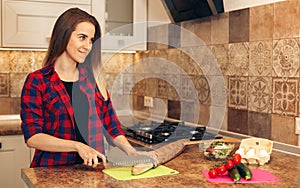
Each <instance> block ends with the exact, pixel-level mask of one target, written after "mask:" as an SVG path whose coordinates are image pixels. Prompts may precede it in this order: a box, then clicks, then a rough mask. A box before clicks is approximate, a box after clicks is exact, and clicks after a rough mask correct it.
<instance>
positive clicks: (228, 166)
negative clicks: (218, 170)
mask: <svg viewBox="0 0 300 188" xmlns="http://www.w3.org/2000/svg"><path fill="white" fill-rule="evenodd" d="M225 167H226V169H227V170H230V169H232V168H233V167H234V162H233V161H232V160H230V159H228V160H227V163H226V164H225Z"/></svg>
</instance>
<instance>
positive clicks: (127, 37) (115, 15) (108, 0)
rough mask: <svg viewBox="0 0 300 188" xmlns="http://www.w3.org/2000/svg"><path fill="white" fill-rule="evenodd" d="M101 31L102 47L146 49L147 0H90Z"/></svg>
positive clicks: (114, 49) (122, 49)
mask: <svg viewBox="0 0 300 188" xmlns="http://www.w3.org/2000/svg"><path fill="white" fill-rule="evenodd" d="M92 14H93V15H94V16H95V17H96V18H97V20H98V21H99V23H100V26H101V32H102V39H101V44H102V49H103V50H104V51H105V50H108V51H124V50H146V48H147V0H92Z"/></svg>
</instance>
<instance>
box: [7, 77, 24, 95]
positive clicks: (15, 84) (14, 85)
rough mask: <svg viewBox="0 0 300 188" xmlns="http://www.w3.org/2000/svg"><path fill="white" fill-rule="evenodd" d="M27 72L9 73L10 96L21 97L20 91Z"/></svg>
mask: <svg viewBox="0 0 300 188" xmlns="http://www.w3.org/2000/svg"><path fill="white" fill-rule="evenodd" d="M26 76H27V73H11V74H10V96H11V97H21V91H22V87H23V84H24V81H25V79H26Z"/></svg>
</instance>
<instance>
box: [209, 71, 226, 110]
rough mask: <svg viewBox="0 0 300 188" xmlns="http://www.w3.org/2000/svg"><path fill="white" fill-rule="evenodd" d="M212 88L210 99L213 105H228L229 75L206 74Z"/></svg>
mask: <svg viewBox="0 0 300 188" xmlns="http://www.w3.org/2000/svg"><path fill="white" fill-rule="evenodd" d="M205 77H206V79H207V82H208V85H209V88H210V99H209V100H210V101H209V102H208V104H211V105H213V106H220V107H224V106H225V107H227V95H228V93H229V92H228V89H227V88H228V77H227V76H222V75H221V76H214V75H211V76H210V75H209V76H205Z"/></svg>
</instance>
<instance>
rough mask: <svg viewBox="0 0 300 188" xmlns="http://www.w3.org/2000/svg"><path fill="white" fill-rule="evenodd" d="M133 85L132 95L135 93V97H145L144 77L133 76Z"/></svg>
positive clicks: (139, 75)
mask: <svg viewBox="0 0 300 188" xmlns="http://www.w3.org/2000/svg"><path fill="white" fill-rule="evenodd" d="M135 80H136V81H135V82H136V83H135V85H134V88H133V93H136V94H137V95H141V96H144V95H146V84H147V83H146V79H145V75H143V74H136V75H135Z"/></svg>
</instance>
